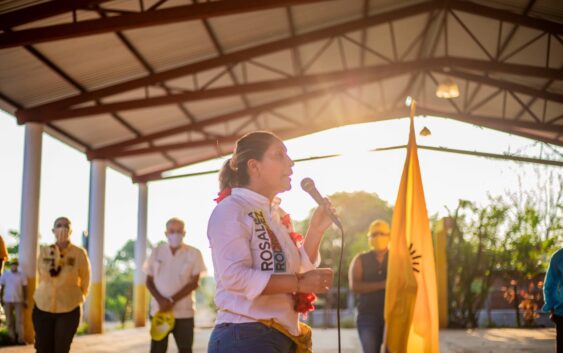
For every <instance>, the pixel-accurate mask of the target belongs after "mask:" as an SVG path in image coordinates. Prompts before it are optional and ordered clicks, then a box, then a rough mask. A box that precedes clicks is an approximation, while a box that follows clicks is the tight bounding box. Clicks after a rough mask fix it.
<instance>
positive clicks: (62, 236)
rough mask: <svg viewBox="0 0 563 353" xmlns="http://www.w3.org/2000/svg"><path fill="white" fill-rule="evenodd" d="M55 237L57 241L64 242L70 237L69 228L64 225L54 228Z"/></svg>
mask: <svg viewBox="0 0 563 353" xmlns="http://www.w3.org/2000/svg"><path fill="white" fill-rule="evenodd" d="M54 233H55V238H56V239H57V243H66V242H67V241H68V240H69V239H70V229H68V228H65V227H58V228H55V231H54Z"/></svg>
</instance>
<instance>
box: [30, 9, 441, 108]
mask: <svg viewBox="0 0 563 353" xmlns="http://www.w3.org/2000/svg"><path fill="white" fill-rule="evenodd" d="M436 7H437V5H436V3H434V2H425V3H420V4H415V5H411V6H408V7H405V8H401V9H396V10H393V11H389V12H385V13H381V14H377V15H373V16H370V17H367V18H362V19H359V20H354V21H350V22H346V23H341V24H338V25H335V26H332V27H327V28H322V29H319V30H315V31H311V32H308V33H304V34H300V35H296V36H295V37H292V38H286V39H280V40H276V41H273V42H270V43H265V44H261V45H257V46H254V47H250V48H246V49H242V50H239V51H235V52H231V53H227V54H225V55H223V56H221V57H215V58H211V59H207V60H203V61H200V62H196V63H192V64H187V65H184V66H180V67H177V68H175V69H170V70H165V71H161V72H159V73H155V74H152V75H147V76H144V77H141V78H138V79H133V80H130V81H125V82H122V83H120V84H116V85H113V86H109V87H105V88H100V89H97V90H94V91H90V92H86V93H83V94H79V95H76V96H72V97H68V98H64V99H61V100H58V101H54V102H50V103H46V104H42V105H39V106H36V107H34V108H31V109H34V110H35V109H37V110H42V109H54V108H59V109H60V108H66V107H70V106H72V105H76V104H80V103H84V102H88V101H91V100H94V99H99V98H103V97H107V96H111V95H114V94H118V93H122V92H125V91H129V90H133V89H136V88H140V87H144V86H149V85H154V84H156V83H159V82H164V81H167V80H171V79H175V78H178V77H182V76H186V75H190V74H193V73H196V72H200V71H205V70H209V69H213V68H216V67H220V66H225V65H228V64H233V63H237V62H240V61H244V60H248V59H250V58H253V57H257V56H261V55H265V54H270V53H274V52H277V51H281V50H285V49H289V48H292V47H295V46H298V45H302V44H306V43H310V42H314V41H317V40H320V39H323V38H328V37H332V36H338V35H342V34H344V33H347V32H353V31H356V30H359V29H362V28H365V27H371V26H376V25H378V24H382V23H385V22H388V21H394V20H398V19H402V18H406V17H410V16H415V15H417V14H420V13H424V12H426V11H429V10H432V9H434V8H436ZM31 109H30V110H31Z"/></svg>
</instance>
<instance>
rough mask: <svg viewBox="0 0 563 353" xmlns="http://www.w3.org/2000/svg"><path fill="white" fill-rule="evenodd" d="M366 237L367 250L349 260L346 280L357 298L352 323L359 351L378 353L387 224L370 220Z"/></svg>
mask: <svg viewBox="0 0 563 353" xmlns="http://www.w3.org/2000/svg"><path fill="white" fill-rule="evenodd" d="M367 236H368V241H369V246H370V248H371V250H369V251H367V252H365V253H362V254H359V255H357V256H356V257H355V258H354V259H353V260H352V264H351V265H350V273H349V276H348V279H349V284H350V289H351V290H352V291H353V292H354V293H357V294H359V295H360V302H359V305H358V308H357V311H358V313H357V319H356V324H357V328H358V334H359V336H360V342H361V344H362V349H363V351H364V353H379V351H380V347H381V344H382V343H383V331H384V327H385V322H384V319H383V312H384V307H385V281H386V280H387V258H388V256H387V253H388V251H387V250H388V245H389V237H390V230H389V224H388V223H387V222H385V221H384V220H380V219H378V220H375V221H373V222H372V223H371V225H370V226H369V231H368V234H367Z"/></svg>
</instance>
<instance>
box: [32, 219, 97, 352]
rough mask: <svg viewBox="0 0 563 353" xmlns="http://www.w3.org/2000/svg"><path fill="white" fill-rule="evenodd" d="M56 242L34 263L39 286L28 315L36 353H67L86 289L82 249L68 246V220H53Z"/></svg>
mask: <svg viewBox="0 0 563 353" xmlns="http://www.w3.org/2000/svg"><path fill="white" fill-rule="evenodd" d="M53 234H54V235H55V239H56V242H55V244H52V245H47V246H42V247H41V248H40V250H39V259H38V261H37V266H38V270H39V271H38V272H39V285H38V286H37V289H36V290H35V294H34V295H33V299H34V300H35V306H34V308H33V312H32V320H33V327H34V329H35V349H36V352H37V353H68V352H69V351H70V345H71V343H72V339H73V338H74V335H75V334H76V330H77V329H78V324H79V323H80V314H81V305H82V303H84V300H85V298H86V296H87V295H88V289H89V287H90V262H89V261H88V256H87V254H86V250H84V249H83V248H81V247H79V246H76V245H74V244H72V243H71V241H70V236H71V234H72V227H71V223H70V220H69V219H68V218H66V217H59V218H57V219H56V220H55V223H54V226H53Z"/></svg>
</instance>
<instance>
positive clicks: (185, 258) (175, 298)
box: [145, 218, 206, 353]
mask: <svg viewBox="0 0 563 353" xmlns="http://www.w3.org/2000/svg"><path fill="white" fill-rule="evenodd" d="M165 234H166V239H167V240H168V243H167V244H162V245H160V246H158V247H156V248H155V249H154V250H153V252H152V254H151V255H150V257H149V259H148V260H147V262H146V264H145V273H146V274H147V281H146V284H147V288H148V289H149V291H150V293H151V294H152V301H151V317H154V316H155V315H157V313H159V312H162V313H169V312H170V313H172V315H173V316H174V321H175V323H174V327H173V328H172V330H171V331H169V332H166V334H165V335H162V336H163V337H160V336H159V337H154V336H153V337H152V340H151V353H165V352H166V350H167V348H168V336H169V333H170V332H171V333H172V334H173V335H174V339H175V341H176V345H177V346H178V352H179V353H191V352H192V344H193V334H194V314H195V304H194V303H195V290H196V289H197V287H198V286H199V278H200V276H202V275H203V274H204V273H205V271H206V268H205V264H204V262H203V257H202V256H201V252H200V251H199V250H198V249H196V248H194V247H193V246H189V245H187V244H184V242H183V241H184V236H185V235H186V231H185V226H184V222H183V221H182V220H181V219H179V218H171V219H170V220H168V222H166V232H165Z"/></svg>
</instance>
